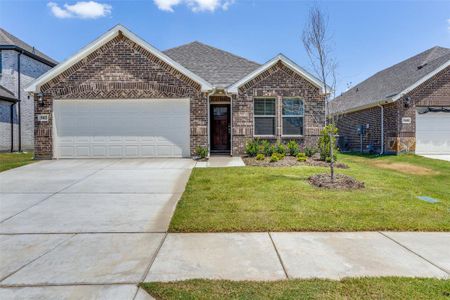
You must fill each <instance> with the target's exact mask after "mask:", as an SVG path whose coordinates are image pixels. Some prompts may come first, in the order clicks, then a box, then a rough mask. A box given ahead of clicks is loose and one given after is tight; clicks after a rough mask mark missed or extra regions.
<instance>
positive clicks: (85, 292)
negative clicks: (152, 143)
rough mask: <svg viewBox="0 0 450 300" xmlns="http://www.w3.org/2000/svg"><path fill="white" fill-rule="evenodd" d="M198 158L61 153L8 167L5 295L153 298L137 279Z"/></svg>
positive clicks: (3, 177)
mask: <svg viewBox="0 0 450 300" xmlns="http://www.w3.org/2000/svg"><path fill="white" fill-rule="evenodd" d="M194 165H195V162H193V161H192V160H189V159H136V160H133V159H126V160H125V159H123V160H121V159H114V160H113V159H111V160H110V159H102V160H57V161H41V162H37V163H34V164H31V165H28V166H25V167H21V168H17V169H13V170H10V171H7V172H3V173H0V196H1V198H0V208H1V209H0V286H1V289H0V298H1V299H10V298H12V299H14V298H17V299H22V298H33V299H66V298H67V299H72V298H83V299H91V298H92V299H103V298H104V299H138V298H139V299H145V297H147V296H146V294H145V293H141V291H139V292H138V289H137V287H136V284H137V283H138V282H140V281H142V280H143V279H144V278H145V277H146V276H147V273H148V269H149V268H150V264H151V262H152V261H153V260H154V256H155V253H156V251H157V250H158V249H159V248H160V247H161V244H162V242H163V240H164V239H165V236H166V231H167V228H168V225H169V222H170V218H171V215H172V213H173V211H174V209H175V206H176V203H177V201H178V199H179V198H180V196H181V193H182V192H183V190H184V188H185V185H186V182H187V180H188V178H189V175H190V173H191V170H192V168H193V167H194ZM62 285H63V287H62Z"/></svg>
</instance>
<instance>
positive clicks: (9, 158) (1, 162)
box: [0, 152, 34, 172]
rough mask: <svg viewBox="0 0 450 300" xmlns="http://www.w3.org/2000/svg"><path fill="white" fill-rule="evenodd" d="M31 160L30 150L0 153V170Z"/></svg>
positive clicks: (30, 161) (27, 162)
mask: <svg viewBox="0 0 450 300" xmlns="http://www.w3.org/2000/svg"><path fill="white" fill-rule="evenodd" d="M32 162H34V161H33V153H32V152H22V153H16V152H13V153H0V172H3V171H6V170H10V169H14V168H17V167H21V166H24V165H28V164H30V163H32Z"/></svg>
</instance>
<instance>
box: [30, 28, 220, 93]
mask: <svg viewBox="0 0 450 300" xmlns="http://www.w3.org/2000/svg"><path fill="white" fill-rule="evenodd" d="M120 34H123V35H124V36H125V37H127V38H129V39H130V40H132V41H133V42H135V43H136V44H138V45H139V46H141V47H142V48H143V49H145V50H146V51H148V52H150V53H152V54H153V55H155V56H156V57H157V58H158V59H161V60H162V61H163V62H165V63H167V64H168V65H169V66H170V67H172V68H174V69H176V70H177V71H179V72H180V73H181V74H183V75H185V76H187V77H189V78H191V79H192V80H193V81H195V82H197V83H198V84H200V86H201V89H202V91H208V90H210V89H212V85H211V84H210V83H209V82H207V81H206V80H204V79H203V78H201V77H200V76H198V75H196V74H194V73H192V72H191V71H189V70H188V69H186V68H185V67H183V66H182V65H180V64H179V63H177V62H175V61H174V60H173V59H171V58H170V57H168V56H167V55H165V54H164V53H162V52H160V51H159V50H158V49H156V48H155V47H153V46H152V45H150V44H148V43H147V42H145V41H144V40H142V39H141V38H139V37H138V36H136V35H135V34H134V33H132V32H131V31H129V30H128V29H126V28H125V27H123V26H122V25H116V26H115V27H113V28H112V29H111V30H109V31H107V32H106V33H105V34H103V35H102V36H100V37H99V38H97V39H96V40H95V41H93V42H92V43H90V44H89V45H87V46H86V47H84V48H82V49H81V50H80V51H79V52H78V53H76V54H75V55H73V56H72V57H70V58H68V59H67V60H65V61H64V62H62V63H60V64H58V65H57V66H56V67H55V68H53V69H51V70H50V71H48V72H47V73H44V74H43V75H42V76H40V77H39V78H37V79H36V80H34V81H33V82H31V83H30V84H29V85H28V86H27V87H26V88H25V91H27V92H39V89H40V87H41V86H42V85H43V84H45V83H46V82H48V81H50V80H52V79H53V78H55V77H56V76H58V75H59V74H61V73H63V72H64V71H66V70H67V69H69V68H70V67H72V66H73V65H75V64H76V63H77V62H79V61H80V60H82V59H83V58H85V57H86V56H88V55H89V54H91V53H93V52H94V51H96V50H97V49H99V48H100V47H101V46H103V45H104V44H106V43H108V42H109V41H111V40H112V39H114V38H115V37H117V36H118V35H120Z"/></svg>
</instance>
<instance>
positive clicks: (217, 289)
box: [141, 277, 450, 299]
mask: <svg viewBox="0 0 450 300" xmlns="http://www.w3.org/2000/svg"><path fill="white" fill-rule="evenodd" d="M141 287H142V288H144V289H145V290H146V291H147V292H149V293H150V294H151V295H152V296H153V297H155V298H156V299H448V298H449V295H450V280H442V279H430V278H403V277H379V278H349V279H343V280H340V281H334V280H325V279H304V280H300V279H294V280H283V281H272V282H255V281H227V280H198V279H197V280H187V281H177V282H166V283H162V282H150V283H143V284H141Z"/></svg>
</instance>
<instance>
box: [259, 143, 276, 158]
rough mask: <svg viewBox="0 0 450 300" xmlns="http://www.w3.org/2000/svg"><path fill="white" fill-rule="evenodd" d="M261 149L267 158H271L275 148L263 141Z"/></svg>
mask: <svg viewBox="0 0 450 300" xmlns="http://www.w3.org/2000/svg"><path fill="white" fill-rule="evenodd" d="M261 148H262V149H261V150H262V152H261V153H263V154H264V155H265V156H271V155H272V154H273V152H274V148H273V146H272V144H271V143H270V142H269V141H268V140H262V142H261Z"/></svg>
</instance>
